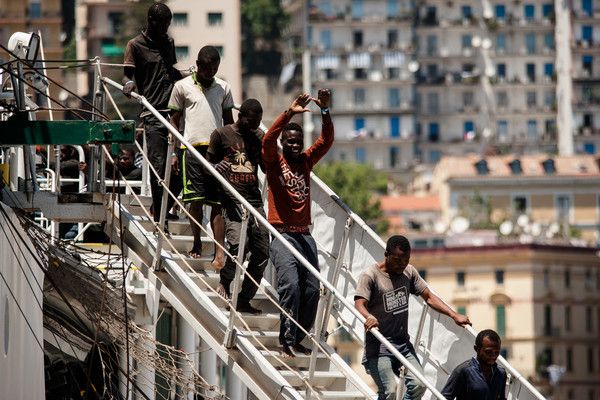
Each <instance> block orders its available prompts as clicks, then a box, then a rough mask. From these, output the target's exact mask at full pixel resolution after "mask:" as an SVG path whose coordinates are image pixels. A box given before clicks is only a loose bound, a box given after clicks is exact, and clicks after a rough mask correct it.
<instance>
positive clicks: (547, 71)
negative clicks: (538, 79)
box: [544, 63, 554, 78]
mask: <svg viewBox="0 0 600 400" xmlns="http://www.w3.org/2000/svg"><path fill="white" fill-rule="evenodd" d="M552 75H554V64H553V63H546V64H544V76H546V77H548V78H552Z"/></svg>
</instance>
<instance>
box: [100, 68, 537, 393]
mask: <svg viewBox="0 0 600 400" xmlns="http://www.w3.org/2000/svg"><path fill="white" fill-rule="evenodd" d="M101 80H102V81H103V82H105V83H107V84H109V85H112V86H114V87H116V88H118V89H120V88H121V85H119V84H118V83H116V82H114V81H112V80H111V79H109V78H106V77H102V78H101ZM132 97H134V98H135V99H136V100H138V101H139V102H140V103H141V104H142V105H143V106H144V107H145V108H146V109H148V110H149V111H150V112H152V114H153V115H154V116H155V117H156V118H157V119H159V120H160V121H161V122H162V123H163V124H164V125H165V126H166V127H167V128H168V130H169V132H170V133H171V134H172V135H173V137H175V138H177V139H178V140H179V141H180V142H181V143H182V144H183V145H185V146H187V148H188V151H189V153H190V154H192V155H193V156H194V157H196V158H197V159H198V160H199V161H200V162H201V163H202V164H203V166H204V167H205V168H206V169H207V170H208V171H209V172H210V173H211V174H212V175H214V177H215V178H216V179H217V180H218V181H219V182H220V183H221V184H222V186H223V187H224V188H225V190H227V191H228V192H229V193H230V194H231V195H232V196H233V197H235V198H236V200H237V201H238V202H239V203H240V205H241V207H242V208H243V211H244V212H243V215H244V219H243V224H242V235H241V237H242V239H243V238H245V229H246V228H247V223H248V215H249V214H252V216H253V217H254V218H255V219H256V220H257V221H258V222H259V223H261V224H263V225H264V226H265V227H267V229H268V230H269V231H270V233H271V234H272V235H273V237H275V238H277V239H279V240H280V241H281V242H282V243H283V244H284V245H285V246H286V247H287V248H288V250H289V251H290V252H292V254H293V255H294V256H295V257H296V258H297V259H298V260H299V261H300V262H301V263H302V265H303V266H304V267H306V268H307V270H308V271H309V272H310V273H311V274H313V275H314V276H316V277H317V278H318V279H319V281H320V283H321V284H322V286H323V293H322V296H321V300H320V302H319V308H318V312H317V318H316V324H315V330H314V332H315V333H314V338H315V341H314V342H313V343H314V346H313V352H312V356H311V361H310V366H309V374H308V379H307V380H308V381H309V382H310V380H311V379H312V377H313V375H314V371H315V365H316V357H317V354H318V350H319V349H318V347H319V346H318V343H320V342H321V341H322V340H324V339H326V336H327V329H328V326H329V318H330V314H331V313H332V311H334V303H335V304H336V307H335V308H336V309H337V311H336V312H335V314H336V316H338V322H339V323H340V324H341V325H342V326H343V327H344V328H345V329H347V330H348V331H349V332H351V333H352V334H353V336H354V337H356V338H359V339H360V338H361V337H362V324H363V323H364V318H363V317H362V315H361V314H360V313H359V312H358V311H357V310H356V309H355V308H354V305H353V303H351V302H350V301H349V300H348V296H352V295H353V293H352V292H353V289H354V287H355V280H354V279H353V278H354V277H353V274H352V272H353V271H352V270H351V269H349V268H347V266H346V268H344V267H345V265H344V259H345V257H346V255H347V253H348V251H347V248H348V247H350V248H354V249H355V248H356V244H355V243H350V245H349V241H350V239H351V238H352V236H353V235H354V236H356V235H357V234H358V235H361V236H363V237H364V239H367V241H369V242H370V244H372V245H373V246H372V248H371V249H370V252H369V255H370V257H365V259H368V260H369V262H371V261H375V260H376V258H375V257H374V256H375V255H382V254H383V249H384V248H385V244H384V243H383V241H382V240H381V239H380V238H379V237H378V236H377V235H376V234H375V233H374V232H373V231H372V230H371V229H370V228H369V227H368V226H367V225H366V224H365V223H364V221H362V219H361V218H360V217H358V216H357V215H356V214H354V213H353V212H352V211H351V210H350V209H349V208H348V207H347V206H346V205H345V204H344V203H343V202H342V201H341V200H340V199H339V198H337V196H336V195H335V194H334V193H333V192H332V191H331V190H330V189H329V188H328V187H327V186H326V185H325V184H324V183H323V182H322V181H320V180H319V179H318V178H317V177H316V176H314V175H313V176H312V187H311V190H312V193H313V206H314V205H315V204H316V205H321V204H325V207H319V208H320V210H319V211H320V212H322V214H321V215H319V211H318V212H317V215H316V217H315V221H314V225H315V227H318V226H319V225H321V226H322V227H326V228H325V229H326V230H327V231H328V232H330V233H332V231H335V232H336V233H337V231H339V230H340V229H339V227H341V226H343V233H342V235H336V237H337V238H338V239H336V240H332V241H331V243H333V242H336V245H335V246H334V247H335V249H336V252H335V254H333V253H331V252H329V253H328V254H329V255H330V259H331V260H334V261H333V265H331V267H332V268H330V270H329V271H327V272H328V279H325V278H324V277H323V276H322V275H321V273H320V272H319V271H318V270H316V269H315V268H314V267H313V266H312V265H311V264H310V263H309V262H308V261H307V260H306V259H305V258H304V256H303V255H302V254H301V253H299V252H298V251H297V250H296V249H295V248H294V247H293V246H292V245H291V244H289V243H288V242H287V241H286V240H285V238H283V236H282V235H281V234H280V233H279V232H278V231H277V230H276V229H275V228H273V227H272V226H271V225H270V224H269V223H268V221H266V219H265V218H264V217H263V216H262V215H261V214H260V213H259V212H258V211H256V210H255V209H254V207H252V206H251V205H250V204H249V203H248V202H247V201H246V200H245V199H244V198H243V197H242V196H241V195H239V193H237V192H236V191H235V190H234V189H233V187H231V185H230V184H229V182H228V181H227V180H226V179H224V178H223V177H222V176H221V175H220V174H219V173H218V172H217V171H216V170H215V169H214V168H213V166H212V165H211V164H210V163H209V162H208V161H207V160H206V159H204V158H203V157H202V156H201V155H200V154H199V153H198V152H197V151H196V150H195V149H194V148H193V146H191V145H190V144H189V143H187V141H186V140H185V138H184V137H183V136H182V135H181V134H180V133H179V131H178V130H177V129H175V128H174V127H173V126H172V125H171V124H170V123H169V121H167V120H166V119H165V118H164V117H163V116H162V115H161V114H160V113H158V112H157V111H156V110H155V109H154V108H153V107H152V106H151V105H150V104H149V103H148V101H147V100H146V99H145V98H144V97H143V96H139V95H136V94H133V96H132ZM167 164H168V163H167ZM168 169H169V165H167V171H166V172H165V177H167V178H166V179H165V181H164V182H162V184H163V187H164V188H167V187H168V182H167V180H168V177H169V171H168ZM315 189H316V190H315ZM167 195H168V193H167V190H165V198H166V196H167ZM163 200H164V199H163ZM162 204H163V210H161V222H160V223H159V225H158V226H159V227H160V226H163V224H164V214H165V210H164V207H165V204H166V201H163V202H162ZM327 208H328V209H329V210H331V209H332V208H335V209H336V214H337V216H336V218H333V219H334V220H337V221H338V222H339V221H340V220H341V219H343V217H344V215H345V221H344V222H343V224H339V223H338V224H335V226H336V229H335V230H332V229H331V226H332V225H331V224H322V222H323V221H322V220H321V219H322V218H323V216H326V215H327ZM340 211H341V212H340ZM325 218H327V217H325ZM351 231H354V232H353V235H352V234H351ZM313 235H314V236H315V238H316V239H317V242H318V243H319V246H320V248H321V250H323V249H324V247H326V246H324V245H323V243H322V236H321V235H320V231H318V230H317V232H313ZM334 235H335V234H334ZM240 243H241V245H240V251H239V253H238V255H237V260H238V261H241V260H243V254H244V252H243V250H244V249H243V243H244V240H240ZM159 249H160V245H159ZM377 253H380V254H377ZM371 258H373V260H371ZM351 261H353V260H351ZM156 266H158V263H156V264H155V267H156ZM363 266H364V263H363ZM344 271H345V272H350V274H346V275H347V278H346V279H342V280H340V276H341V275H342V274H343V273H344ZM244 273H245V270H244V267H243V265H242V264H241V263H239V264H238V268H237V270H236V279H235V280H234V284H235V285H236V287H234V288H233V290H232V293H233V298H232V309H234V308H235V303H236V300H237V298H236V294H237V292H238V287H237V285H238V284H239V277H240V275H241V274H244ZM355 273H356V272H354V274H355ZM341 281H344V282H341ZM340 285H341V286H342V289H339V288H338V286H340ZM411 303H412V304H417V305H418V306H417V307H415V306H413V307H412V308H420V309H421V310H411V314H412V315H413V316H415V315H418V316H419V317H418V324H416V326H417V331H416V335H415V336H414V337H415V343H416V344H417V346H416V347H417V348H420V349H423V350H424V352H425V353H426V355H427V358H428V359H433V357H434V356H435V354H433V353H432V352H431V351H429V350H428V349H427V348H426V346H424V343H425V342H424V341H423V329H424V326H425V323H426V320H427V319H428V318H429V319H431V320H433V319H439V316H436V315H435V314H437V313H436V312H434V311H432V310H429V308H428V307H427V306H426V305H423V304H422V302H421V301H416V302H415V301H413V302H411ZM419 311H420V312H419ZM234 320H235V318H230V320H229V326H228V332H230V333H231V332H233V326H234ZM412 320H414V318H412ZM448 320H449V319H448ZM452 324H453V322H452ZM414 325H415V324H411V326H414ZM447 328H451V329H449V331H454V332H453V333H454V334H455V333H456V332H457V331H458V330H459V329H460V330H461V331H463V332H460V331H458V332H460V334H459V335H456V336H457V337H458V338H460V339H462V340H464V341H465V346H466V348H468V349H469V353H470V352H471V348H472V347H471V346H472V343H473V339H474V334H475V333H476V332H475V331H474V330H473V328H470V327H469V328H468V329H467V330H466V331H465V330H464V329H462V328H458V327H456V326H452V325H450V326H448V327H447ZM372 333H373V335H374V336H375V337H376V338H377V339H378V340H379V341H380V342H381V343H382V344H383V345H384V346H385V347H386V348H387V349H388V350H389V351H390V352H391V353H392V354H393V355H394V356H395V357H396V358H398V360H400V362H401V363H402V364H403V365H404V366H405V368H406V369H407V370H409V371H410V372H412V373H413V374H414V376H415V377H417V379H419V380H420V381H421V382H422V383H423V384H424V385H425V386H426V387H427V389H428V390H429V392H430V393H431V395H432V397H433V398H437V399H440V400H443V399H444V397H443V396H442V395H441V393H440V392H439V391H438V389H436V386H435V385H434V384H432V382H431V381H430V380H429V379H427V378H426V377H425V376H424V375H422V374H421V373H420V372H419V371H418V370H417V369H415V368H414V367H413V366H412V365H411V364H410V363H408V362H407V360H406V359H405V358H404V356H403V355H402V354H401V353H400V352H398V351H397V349H396V348H395V347H394V346H393V345H392V344H391V343H390V342H389V341H387V340H386V339H385V338H384V337H383V336H382V335H381V333H380V332H379V331H378V330H377V329H373V330H372ZM227 344H229V345H230V344H231V342H230V341H229V340H228V343H227ZM499 363H500V364H501V365H503V366H504V367H505V368H506V369H507V372H508V373H509V375H510V376H511V380H510V382H509V384H508V385H509V387H508V392H509V393H510V395H511V398H515V399H516V398H520V399H526V398H532V399H533V398H536V399H543V396H541V394H540V393H539V392H538V391H537V390H536V389H535V388H534V387H533V386H532V385H531V384H530V383H529V382H528V381H527V380H526V379H525V378H524V377H523V376H522V375H520V374H519V373H518V371H516V370H515V369H514V368H513V367H512V366H511V365H510V364H508V362H507V361H506V360H505V359H503V358H502V357H500V358H499ZM438 364H439V363H438ZM445 372H446V373H448V371H447V370H446V371H445ZM441 383H443V382H441ZM437 384H438V386H440V382H439V380H438V382H437ZM513 389H516V390H513ZM513 392H514V393H513ZM310 395H311V392H310V391H307V397H310Z"/></svg>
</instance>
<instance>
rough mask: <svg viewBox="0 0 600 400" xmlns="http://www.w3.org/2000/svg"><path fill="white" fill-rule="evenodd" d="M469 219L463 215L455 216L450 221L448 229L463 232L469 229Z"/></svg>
mask: <svg viewBox="0 0 600 400" xmlns="http://www.w3.org/2000/svg"><path fill="white" fill-rule="evenodd" d="M469 226H470V224H469V220H468V219H466V218H465V217H456V218H454V219H453V220H452V222H450V230H451V231H452V232H453V233H463V232H466V231H467V229H469Z"/></svg>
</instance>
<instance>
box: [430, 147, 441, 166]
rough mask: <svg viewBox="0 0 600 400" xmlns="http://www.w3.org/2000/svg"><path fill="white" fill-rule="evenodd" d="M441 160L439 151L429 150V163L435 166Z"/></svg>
mask: <svg viewBox="0 0 600 400" xmlns="http://www.w3.org/2000/svg"><path fill="white" fill-rule="evenodd" d="M440 158H442V152H441V151H439V150H429V162H430V163H431V164H435V163H437V162H438V161H440Z"/></svg>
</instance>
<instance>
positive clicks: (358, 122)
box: [354, 118, 365, 132]
mask: <svg viewBox="0 0 600 400" xmlns="http://www.w3.org/2000/svg"><path fill="white" fill-rule="evenodd" d="M361 129H365V119H364V118H354V130H355V131H357V132H358V131H360V130H361Z"/></svg>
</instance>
